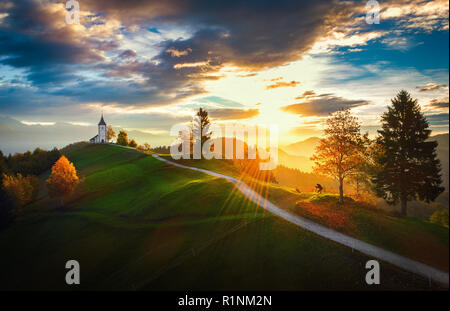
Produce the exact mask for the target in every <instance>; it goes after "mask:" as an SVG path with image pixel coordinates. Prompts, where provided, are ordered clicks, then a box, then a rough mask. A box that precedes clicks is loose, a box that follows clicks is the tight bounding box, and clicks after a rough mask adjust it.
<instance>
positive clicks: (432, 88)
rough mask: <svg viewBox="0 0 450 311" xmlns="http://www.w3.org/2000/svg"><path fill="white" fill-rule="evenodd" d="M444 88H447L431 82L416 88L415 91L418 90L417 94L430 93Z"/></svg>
mask: <svg viewBox="0 0 450 311" xmlns="http://www.w3.org/2000/svg"><path fill="white" fill-rule="evenodd" d="M444 88H447V86H446V85H445V84H436V83H433V82H430V83H427V84H426V85H423V86H416V89H419V92H431V91H436V90H440V89H444Z"/></svg>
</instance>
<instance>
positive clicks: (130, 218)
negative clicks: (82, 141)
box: [0, 145, 448, 290]
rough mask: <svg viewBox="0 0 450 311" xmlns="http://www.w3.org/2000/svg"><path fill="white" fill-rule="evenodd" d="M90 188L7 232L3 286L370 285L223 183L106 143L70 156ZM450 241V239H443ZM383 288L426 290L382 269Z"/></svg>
mask: <svg viewBox="0 0 450 311" xmlns="http://www.w3.org/2000/svg"><path fill="white" fill-rule="evenodd" d="M68 156H69V159H70V160H71V161H73V162H74V164H75V166H76V167H77V169H78V170H79V175H80V176H81V177H82V180H83V183H82V185H81V186H80V187H79V189H78V190H77V192H76V193H75V195H74V196H73V197H72V198H70V199H69V200H68V201H67V202H66V206H65V207H64V208H62V209H61V208H59V207H57V206H58V205H57V202H55V201H54V200H51V199H49V198H48V197H47V196H46V195H44V196H42V198H41V199H40V200H39V201H38V202H36V203H35V204H33V205H31V206H28V207H27V209H28V210H29V212H28V213H27V214H26V215H24V216H23V217H21V218H20V219H18V220H17V221H16V223H15V224H13V225H12V226H11V227H9V228H8V229H7V230H5V231H3V232H1V233H0V248H1V249H2V250H7V251H5V252H4V253H6V254H7V255H6V256H0V264H1V265H2V267H5V269H4V271H3V273H2V274H0V284H1V285H0V287H1V288H2V289H68V288H69V287H68V286H67V285H65V282H64V276H65V273H66V270H65V269H64V265H65V262H66V261H67V260H70V259H76V260H78V261H79V262H80V265H81V271H82V272H81V275H82V281H81V285H80V286H79V287H78V288H80V289H125V290H133V289H151V290H161V289H183V290H186V289H210V290H211V289H291V290H300V289H374V288H372V287H369V286H368V285H366V284H365V281H364V276H365V272H366V270H365V268H364V266H365V262H366V261H367V260H369V259H370V258H367V257H366V256H363V255H361V254H358V253H357V252H352V250H351V249H348V248H346V247H343V246H340V245H338V244H336V243H334V242H331V241H329V240H326V239H324V238H320V237H318V236H316V235H314V234H311V233H309V232H308V231H305V230H303V229H301V228H298V227H296V226H294V225H292V224H289V223H288V222H286V221H283V220H281V219H279V218H277V217H274V216H272V215H269V214H268V213H267V212H265V211H264V210H263V209H261V208H258V207H256V206H255V205H254V204H253V203H251V202H249V201H248V200H246V199H245V198H244V197H243V195H241V194H240V193H239V191H236V189H235V188H233V185H232V184H230V183H228V182H227V181H225V180H223V179H220V178H215V177H212V176H209V175H205V174H202V173H199V172H194V171H190V170H185V169H180V168H177V167H173V166H169V165H166V164H164V163H162V162H160V161H158V160H156V159H154V158H153V157H149V156H146V155H144V154H141V153H138V152H136V151H133V150H126V149H122V148H118V147H115V146H109V145H90V146H87V147H84V148H82V149H79V150H75V151H73V152H71V153H70V154H69V155H68ZM447 244H448V242H447ZM382 271H383V274H382V279H383V282H382V284H381V285H380V286H378V287H377V288H376V289H408V288H409V289H420V288H429V284H428V280H424V279H421V278H420V277H417V276H414V275H411V274H409V273H406V272H404V271H402V270H400V269H397V268H395V267H393V266H391V265H388V264H385V263H382Z"/></svg>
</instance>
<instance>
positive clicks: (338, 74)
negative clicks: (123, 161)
mask: <svg viewBox="0 0 450 311" xmlns="http://www.w3.org/2000/svg"><path fill="white" fill-rule="evenodd" d="M78 3H79V8H80V12H79V15H80V23H79V24H68V23H67V22H66V15H67V13H68V12H69V11H68V9H66V1H52V0H14V1H9V0H0V132H1V133H0V134H1V138H0V149H3V150H8V152H15V151H22V150H21V149H24V148H27V147H30V148H32V147H37V146H38V145H39V140H41V144H43V142H48V143H49V144H52V143H54V144H57V145H61V144H65V143H70V142H72V140H88V139H89V138H91V137H92V136H94V135H95V134H96V129H95V126H96V124H97V123H98V121H99V119H100V115H101V113H102V112H103V114H104V117H105V121H106V122H107V123H108V124H111V125H112V126H113V127H114V128H123V129H126V130H128V131H134V133H140V134H143V133H145V134H147V136H145V135H144V136H143V137H147V138H148V140H150V141H149V142H150V144H151V145H159V144H170V143H171V142H172V141H173V139H174V138H173V137H170V136H169V132H170V128H171V127H172V126H173V125H175V124H177V123H183V122H188V121H189V120H190V119H191V118H192V115H193V114H194V113H195V110H197V109H198V108H199V107H203V108H205V109H206V110H207V111H208V112H209V114H210V116H211V119H212V121H213V122H214V123H219V124H226V123H243V124H250V125H258V126H270V125H272V124H275V125H276V126H278V128H279V133H280V137H279V141H280V143H281V144H282V145H283V144H289V143H293V142H296V141H299V140H303V139H306V138H308V137H311V136H320V135H321V134H322V130H323V124H324V120H325V119H326V118H327V117H328V116H329V114H330V113H333V112H334V111H337V110H339V109H346V108H349V109H351V111H352V113H353V114H354V115H355V116H357V117H358V119H359V121H360V122H361V126H362V130H363V131H369V133H370V134H371V135H374V134H375V133H376V129H377V128H378V127H379V126H380V116H381V114H382V113H383V112H384V111H386V107H387V105H389V103H390V100H391V99H392V98H393V97H394V96H395V95H396V93H397V92H398V91H400V90H402V89H405V90H407V91H409V92H410V93H411V94H412V96H413V97H414V98H417V99H418V102H419V104H420V105H421V107H422V111H423V112H424V113H425V114H426V116H427V118H428V120H429V122H430V125H431V129H432V130H433V133H434V134H439V133H448V123H449V116H448V112H449V106H448V105H449V88H448V85H449V71H448V68H449V66H448V64H449V60H448V58H449V4H448V1H441V0H434V1H421V0H420V1H419V0H412V1H403V0H398V1H397V0H394V1H378V3H379V10H380V14H379V17H380V20H379V24H376V23H372V24H370V23H367V22H366V15H367V14H368V10H369V9H368V7H367V6H366V4H367V2H366V1H337V0H335V1H325V0H311V1H264V0H254V1H242V0H241V1H233V0H230V1H210V0H203V1H200V0H183V1H182V0H175V1H138V0H128V1H123V0H95V1H94V0H78ZM63 125H65V126H63ZM16 128H20V129H19V130H18V129H16ZM52 129H53V130H52ZM25 132H26V133H28V132H32V133H33V134H34V135H38V136H33V139H32V141H30V142H28V141H27V139H26V137H27V135H24V134H23V133H25ZM18 133H21V135H19V134H18ZM55 133H56V134H57V135H59V136H60V137H58V139H57V140H56V139H55ZM68 133H70V135H69V134H68ZM89 133H92V135H91V134H89ZM39 135H40V136H39ZM57 135H56V136H57ZM87 135H89V136H88V137H86V136H87ZM141 136H142V135H141ZM144 139H146V138H141V140H144ZM17 140H23V141H27V142H26V143H24V144H22V145H20V144H19V145H17V144H16V145H14V146H13V145H11V143H12V142H15V143H17ZM138 142H140V143H143V142H144V141H139V140H138ZM33 144H34V145H33Z"/></svg>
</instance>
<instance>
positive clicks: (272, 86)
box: [266, 81, 300, 90]
mask: <svg viewBox="0 0 450 311" xmlns="http://www.w3.org/2000/svg"><path fill="white" fill-rule="evenodd" d="M298 85H300V82H298V81H291V82H284V81H279V82H276V83H274V84H270V85H268V86H266V90H270V89H277V88H280V87H296V86H298Z"/></svg>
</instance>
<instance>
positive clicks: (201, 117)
mask: <svg viewBox="0 0 450 311" xmlns="http://www.w3.org/2000/svg"><path fill="white" fill-rule="evenodd" d="M196 117H197V118H196V120H195V122H194V124H193V132H194V133H195V135H194V136H195V137H200V135H201V138H200V141H201V146H203V143H204V142H205V141H207V140H208V139H210V138H211V131H209V130H208V126H209V125H210V124H211V122H210V121H209V117H208V111H206V110H203V109H202V108H200V109H199V110H198V112H197V114H196ZM196 135H197V136H196Z"/></svg>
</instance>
